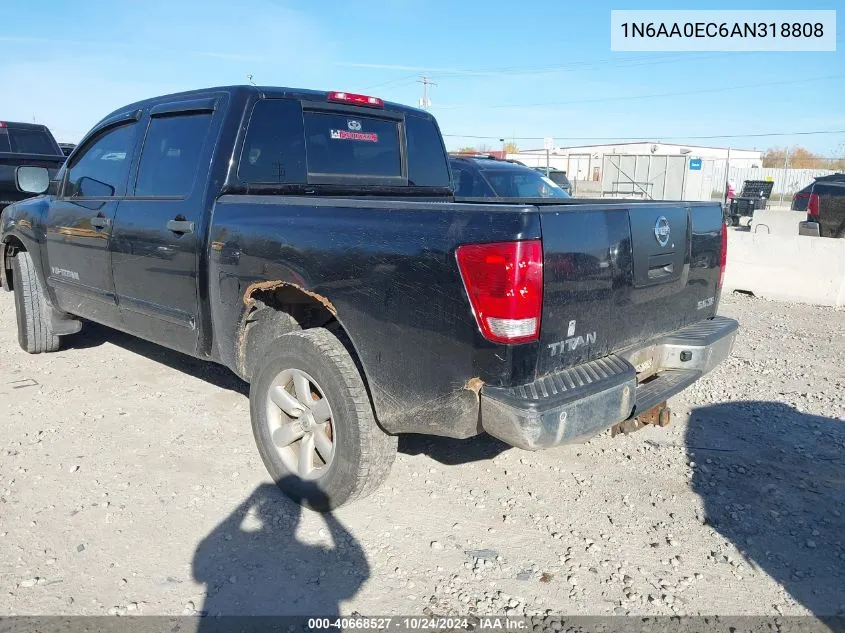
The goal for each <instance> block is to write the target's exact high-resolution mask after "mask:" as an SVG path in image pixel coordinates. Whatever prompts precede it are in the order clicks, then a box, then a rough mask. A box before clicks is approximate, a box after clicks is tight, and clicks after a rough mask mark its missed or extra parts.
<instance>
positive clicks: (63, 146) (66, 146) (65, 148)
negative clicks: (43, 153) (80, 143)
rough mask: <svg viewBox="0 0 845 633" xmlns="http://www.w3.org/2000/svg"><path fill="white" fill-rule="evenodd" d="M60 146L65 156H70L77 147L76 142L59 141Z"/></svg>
mask: <svg viewBox="0 0 845 633" xmlns="http://www.w3.org/2000/svg"><path fill="white" fill-rule="evenodd" d="M59 147H60V148H61V150H62V154H64V155H65V156H70V153H71V152H72V151H73V148H74V147H76V143H59Z"/></svg>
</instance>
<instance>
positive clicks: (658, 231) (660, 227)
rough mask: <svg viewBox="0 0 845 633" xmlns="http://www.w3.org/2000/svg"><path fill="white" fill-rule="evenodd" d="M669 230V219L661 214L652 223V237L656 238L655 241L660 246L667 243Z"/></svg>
mask: <svg viewBox="0 0 845 633" xmlns="http://www.w3.org/2000/svg"><path fill="white" fill-rule="evenodd" d="M670 232H671V230H670V229H669V220H667V219H666V218H665V216H662V215H661V216H660V217H659V218H657V222H655V224H654V239H656V240H657V243H658V244H660V245H661V246H666V245H667V244H668V243H669V233H670Z"/></svg>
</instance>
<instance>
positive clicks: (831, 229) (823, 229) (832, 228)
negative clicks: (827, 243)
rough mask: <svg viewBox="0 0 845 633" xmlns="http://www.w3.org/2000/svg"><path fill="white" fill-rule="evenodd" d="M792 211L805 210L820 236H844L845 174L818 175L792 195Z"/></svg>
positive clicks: (810, 223)
mask: <svg viewBox="0 0 845 633" xmlns="http://www.w3.org/2000/svg"><path fill="white" fill-rule="evenodd" d="M792 210H793V211H806V212H807V222H808V223H809V225H810V226H813V227H814V228H815V232H816V233H817V234H818V235H819V236H820V237H839V238H842V237H845V174H831V175H829V176H818V177H817V178H816V179H815V180H814V181H813V182H812V183H810V184H809V185H807V186H806V187H804V188H803V189H801V191H799V192H797V193H796V194H795V195H794V196H793V197H792Z"/></svg>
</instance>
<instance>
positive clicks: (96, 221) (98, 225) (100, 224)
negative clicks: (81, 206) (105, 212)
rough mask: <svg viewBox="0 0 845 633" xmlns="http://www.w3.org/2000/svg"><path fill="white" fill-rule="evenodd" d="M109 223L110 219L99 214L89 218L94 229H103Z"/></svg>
mask: <svg viewBox="0 0 845 633" xmlns="http://www.w3.org/2000/svg"><path fill="white" fill-rule="evenodd" d="M110 224H111V220H110V219H109V218H106V217H103V216H101V215H98V216H96V217H93V218H91V226H93V227H94V228H95V229H104V228H106V227H107V226H108V225H110Z"/></svg>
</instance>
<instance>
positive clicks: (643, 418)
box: [610, 400, 672, 437]
mask: <svg viewBox="0 0 845 633" xmlns="http://www.w3.org/2000/svg"><path fill="white" fill-rule="evenodd" d="M671 421H672V410H671V409H670V408H669V407H668V406H666V400H664V401H663V402H661V403H660V404H658V405H655V406H653V407H652V408H651V409H649V410H648V411H643V412H642V413H641V414H640V415H638V416H636V417H634V418H628V419H627V420H624V421H622V422H619V423H618V424H615V425H614V426H612V427H611V429H610V436H611V437H616V436H617V435H619V434H620V433H624V434H625V435H628V434H629V433H633V432H634V431H639V430H640V429H642V428H643V427H645V426H648V425H649V424H651V425H654V426H661V427H663V426H669V423H670V422H671Z"/></svg>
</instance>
